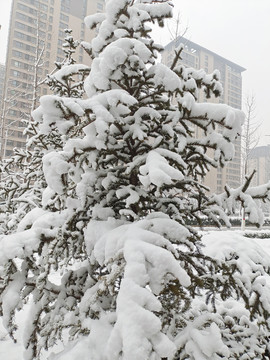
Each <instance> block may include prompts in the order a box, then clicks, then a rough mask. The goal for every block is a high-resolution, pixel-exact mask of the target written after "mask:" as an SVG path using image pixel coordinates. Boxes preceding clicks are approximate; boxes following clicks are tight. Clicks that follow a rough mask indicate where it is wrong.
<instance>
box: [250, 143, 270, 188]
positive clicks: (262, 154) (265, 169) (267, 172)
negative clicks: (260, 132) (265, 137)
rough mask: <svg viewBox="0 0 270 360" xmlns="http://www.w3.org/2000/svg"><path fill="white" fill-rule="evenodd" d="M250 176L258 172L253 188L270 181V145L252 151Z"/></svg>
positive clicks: (254, 177)
mask: <svg viewBox="0 0 270 360" xmlns="http://www.w3.org/2000/svg"><path fill="white" fill-rule="evenodd" d="M247 167H248V174H251V173H252V172H253V171H254V170H256V172H255V174H254V176H253V178H252V181H251V186H258V185H263V184H266V183H267V182H269V181H270V145H267V146H257V147H255V148H254V149H252V150H251V151H250V154H249V159H248V166H247Z"/></svg>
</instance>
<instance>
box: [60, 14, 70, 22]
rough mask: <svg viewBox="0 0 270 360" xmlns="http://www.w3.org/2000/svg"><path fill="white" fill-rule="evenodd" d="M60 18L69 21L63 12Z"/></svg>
mask: <svg viewBox="0 0 270 360" xmlns="http://www.w3.org/2000/svg"><path fill="white" fill-rule="evenodd" d="M60 20H63V21H65V22H68V21H69V17H68V16H67V15H64V14H62V13H61V14H60Z"/></svg>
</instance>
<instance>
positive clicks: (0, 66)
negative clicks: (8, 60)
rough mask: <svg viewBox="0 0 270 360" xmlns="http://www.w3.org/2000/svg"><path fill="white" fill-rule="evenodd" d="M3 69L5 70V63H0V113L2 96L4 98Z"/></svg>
mask: <svg viewBox="0 0 270 360" xmlns="http://www.w3.org/2000/svg"><path fill="white" fill-rule="evenodd" d="M5 70H6V67H5V65H4V64H1V63H0V113H1V109H2V104H3V98H4V81H5Z"/></svg>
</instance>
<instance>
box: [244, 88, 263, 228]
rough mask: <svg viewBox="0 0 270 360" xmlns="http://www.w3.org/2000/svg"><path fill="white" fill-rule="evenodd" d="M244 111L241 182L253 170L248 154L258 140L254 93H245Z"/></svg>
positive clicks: (249, 154)
mask: <svg viewBox="0 0 270 360" xmlns="http://www.w3.org/2000/svg"><path fill="white" fill-rule="evenodd" d="M245 111H246V121H245V124H244V127H243V132H242V152H241V153H242V171H241V174H242V182H243V181H245V179H247V176H248V172H251V171H253V174H254V173H255V170H254V169H251V168H250V166H249V161H250V156H251V153H252V150H253V149H254V148H255V147H256V146H257V145H258V142H259V140H260V135H259V134H258V129H259V127H260V125H261V124H260V123H259V124H258V122H256V99H255V96H254V94H251V95H247V96H246V99H245ZM245 222H246V219H245V209H244V208H242V222H241V228H242V230H243V231H244V230H245Z"/></svg>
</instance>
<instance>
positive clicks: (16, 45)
mask: <svg viewBox="0 0 270 360" xmlns="http://www.w3.org/2000/svg"><path fill="white" fill-rule="evenodd" d="M13 46H14V47H17V48H21V49H22V48H23V43H22V42H20V41H16V40H14V41H13Z"/></svg>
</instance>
